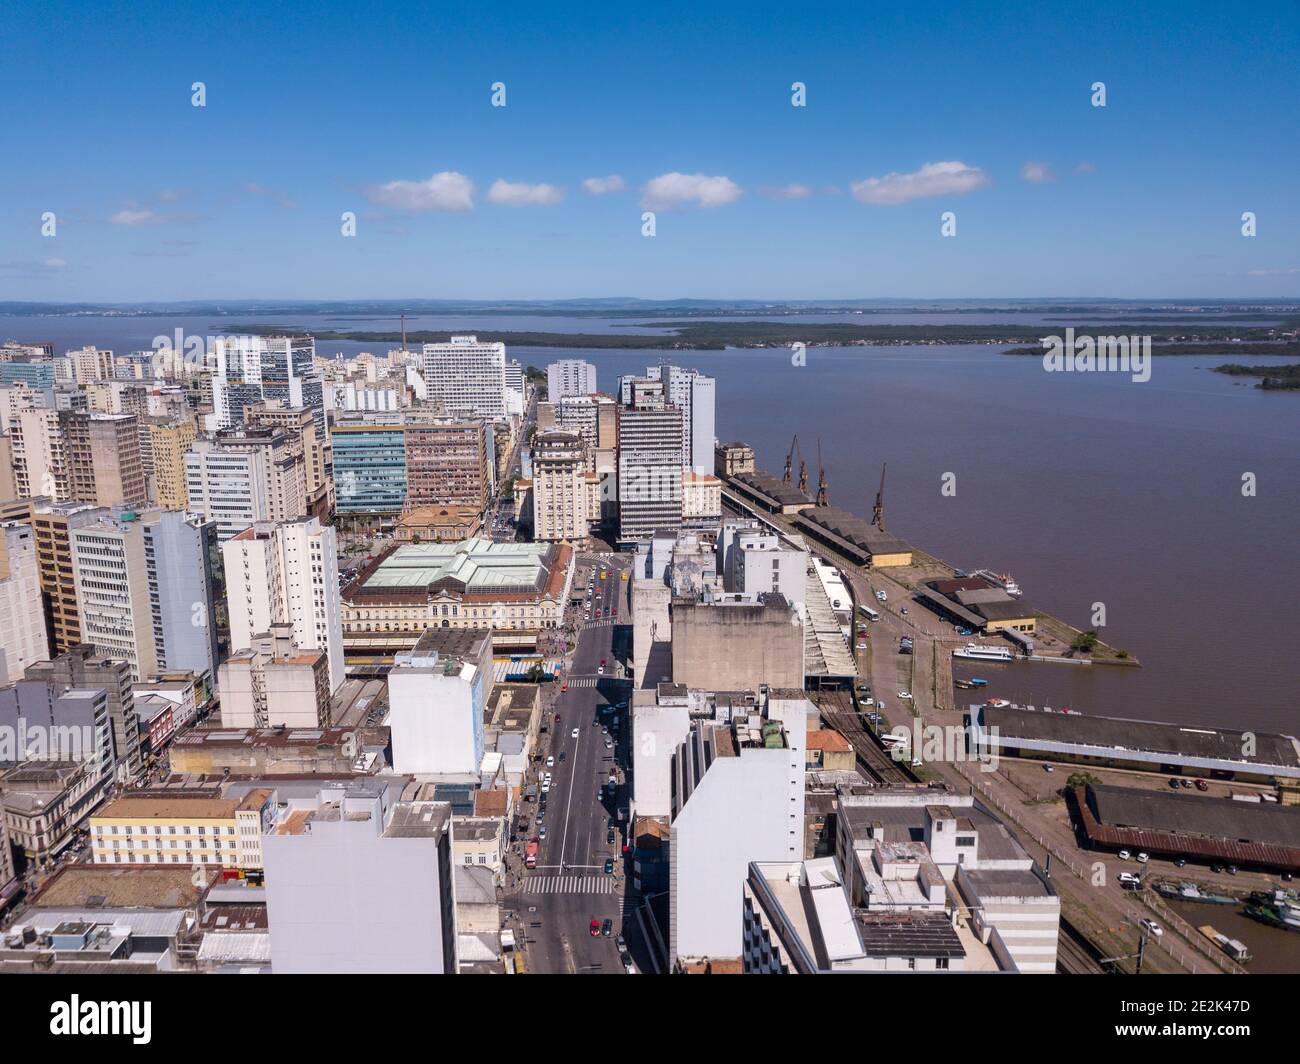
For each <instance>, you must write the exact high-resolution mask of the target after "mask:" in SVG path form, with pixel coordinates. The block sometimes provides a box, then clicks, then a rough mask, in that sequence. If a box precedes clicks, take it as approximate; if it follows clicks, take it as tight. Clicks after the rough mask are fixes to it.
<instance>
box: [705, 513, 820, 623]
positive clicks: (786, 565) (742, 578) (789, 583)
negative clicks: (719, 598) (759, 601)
mask: <svg viewBox="0 0 1300 1064" xmlns="http://www.w3.org/2000/svg"><path fill="white" fill-rule="evenodd" d="M717 551H718V572H719V573H721V574H722V579H723V586H724V587H725V588H726V589H727V590H728V591H737V592H742V593H757V592H760V591H778V592H780V593H781V594H782V595H784V596H785V597H786V599H787V600H788V601H789V602H791V603H793V604H794V605H796V606H802V605H803V603H804V602H805V601H806V600H807V596H808V552H807V551H805V550H803V549H802V548H801V547H799V546H798V545H796V544H795V543H792V542H791V541H790V540H789V539H787V538H786V537H784V536H781V535H778V534H777V533H776V532H773V531H771V530H770V529H767V528H763V527H762V526H760V525H759V524H758V522H757V521H754V520H752V519H749V518H734V517H729V518H727V519H726V520H724V521H723V522H722V525H721V527H720V529H719V531H718V547H717Z"/></svg>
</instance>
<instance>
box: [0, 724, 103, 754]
mask: <svg viewBox="0 0 1300 1064" xmlns="http://www.w3.org/2000/svg"><path fill="white" fill-rule="evenodd" d="M98 739H99V736H97V735H96V729H95V727H94V726H93V725H90V724H75V725H72V724H69V725H64V724H34V723H29V722H28V720H27V718H26V717H19V718H18V719H17V724H0V762H3V761H86V760H89V759H90V758H96V757H99V756H100V755H101V754H102V753H103V751H104V748H103V744H102V743H100V742H99V741H98Z"/></svg>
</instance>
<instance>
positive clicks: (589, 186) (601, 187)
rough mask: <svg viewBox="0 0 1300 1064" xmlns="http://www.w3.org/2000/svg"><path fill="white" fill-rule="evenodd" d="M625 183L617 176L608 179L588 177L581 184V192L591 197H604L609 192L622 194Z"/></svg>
mask: <svg viewBox="0 0 1300 1064" xmlns="http://www.w3.org/2000/svg"><path fill="white" fill-rule="evenodd" d="M625 188H627V182H626V181H624V180H623V178H622V177H620V176H619V175H618V174H610V175H609V177H589V178H587V180H585V181H584V182H583V183H582V190H583V191H584V192H586V193H588V194H589V195H592V196H604V195H605V194H606V193H609V192H622V191H623V190H624V189H625Z"/></svg>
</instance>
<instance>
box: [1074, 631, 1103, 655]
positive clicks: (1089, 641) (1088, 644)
mask: <svg viewBox="0 0 1300 1064" xmlns="http://www.w3.org/2000/svg"><path fill="white" fill-rule="evenodd" d="M1096 646H1097V633H1096V632H1094V631H1092V630H1091V629H1089V630H1088V631H1086V632H1080V633H1079V634H1078V635H1076V636H1075V637H1074V641H1073V642H1072V643H1070V649H1071V650H1078V651H1081V652H1082V653H1084V654H1091V653H1092V651H1093V649H1094V648H1095V647H1096Z"/></svg>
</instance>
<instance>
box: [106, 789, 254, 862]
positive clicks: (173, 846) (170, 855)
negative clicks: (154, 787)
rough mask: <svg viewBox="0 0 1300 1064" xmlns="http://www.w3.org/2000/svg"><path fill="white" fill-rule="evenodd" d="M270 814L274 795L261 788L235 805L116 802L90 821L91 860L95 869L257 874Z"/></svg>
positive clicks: (162, 798)
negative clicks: (179, 867) (175, 867)
mask: <svg viewBox="0 0 1300 1064" xmlns="http://www.w3.org/2000/svg"><path fill="white" fill-rule="evenodd" d="M274 812H275V792H274V791H273V790H271V789H270V788H266V787H260V788H258V789H256V790H252V791H249V792H248V794H246V795H245V796H244V797H243V798H239V799H233V798H232V799H227V798H192V797H182V796H179V795H157V796H155V795H142V796H140V797H129V798H118V799H117V800H116V801H113V802H110V803H109V804H108V805H107V806H105V807H104V808H103V809H102V810H101V811H100V812H98V813H96V814H94V815H93V816H91V818H90V847H91V856H92V859H93V860H94V862H95V864H143V865H161V864H183V865H187V866H188V865H195V864H205V865H221V866H222V867H225V868H261V867H262V832H263V830H264V829H265V827H266V826H267V825H268V824H269V823H270V821H271V818H272V816H273V815H274Z"/></svg>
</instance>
